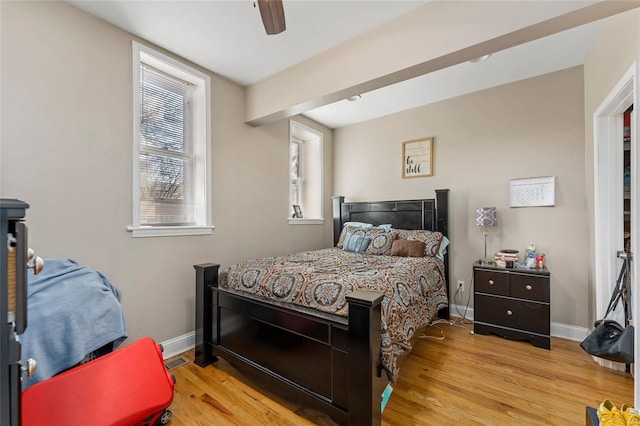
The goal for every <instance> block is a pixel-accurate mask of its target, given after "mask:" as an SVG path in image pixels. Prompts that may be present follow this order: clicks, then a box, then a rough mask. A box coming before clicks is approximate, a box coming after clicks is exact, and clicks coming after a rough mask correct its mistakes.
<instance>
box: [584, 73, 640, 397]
mask: <svg viewBox="0 0 640 426" xmlns="http://www.w3.org/2000/svg"><path fill="white" fill-rule="evenodd" d="M637 69H638V65H637V64H635V63H634V64H633V65H632V66H631V67H630V68H629V70H628V71H627V72H626V73H625V75H624V76H623V78H622V79H621V80H620V81H619V82H618V84H617V85H616V86H615V87H614V89H613V90H612V91H611V93H609V95H608V96H607V98H606V99H605V100H604V102H603V103H602V104H601V105H600V107H599V108H598V109H597V110H596V112H595V113H594V115H593V126H594V214H595V220H594V223H595V233H594V234H595V239H594V240H595V265H594V279H595V285H596V292H595V296H596V298H595V299H596V317H597V318H598V319H599V318H602V317H603V315H604V313H605V311H606V307H607V304H608V302H609V298H610V297H611V292H612V291H613V288H614V286H615V278H616V277H617V276H618V272H619V269H620V267H621V265H622V260H621V259H619V258H618V257H617V252H619V251H623V252H624V251H626V249H627V248H629V250H630V252H633V249H634V248H635V250H636V252H639V251H638V247H639V244H638V243H639V242H640V237H639V235H638V232H634V230H637V229H638V226H639V224H640V221H638V220H637V219H636V218H637V217H638V208H637V201H638V199H639V196H640V188H639V187H640V185H639V184H638V170H640V167H639V166H640V162H639V156H638V149H637V122H638V120H637V117H638V113H637V108H636V110H635V111H634V110H633V105H634V104H635V105H638V99H637V98H638V93H637V91H638V88H637V87H636V86H637V75H638V70H637ZM625 112H629V120H630V122H629V141H628V144H627V147H626V148H627V149H625V145H624V136H625V131H624V117H625ZM625 166H628V170H625V169H626V167H625ZM627 183H628V185H627ZM625 231H626V232H628V234H625ZM639 253H640V252H639ZM637 263H638V262H637V261H633V262H632V263H631V265H632V266H631V289H632V292H631V295H632V301H631V306H632V310H633V312H632V316H633V318H634V319H635V318H638V317H637V312H638V309H637V306H638V301H640V294H639V292H638V291H635V289H637V288H638V287H637V285H636V284H637V281H638V280H637V279H636V277H637V276H638V271H639V270H640V269H639V268H638V264H637ZM609 318H610V319H614V320H616V321H618V322H619V323H620V324H623V323H624V314H623V309H622V306H621V304H619V305H618V307H617V309H616V311H615V312H614V313H613V315H610V317H609ZM634 322H636V323H637V321H635V320H634ZM639 330H640V328H639V327H635V336H634V337H635V353H636V354H640V352H639V351H638V347H639V344H638V340H639V337H640V331H639ZM598 362H599V364H601V365H603V366H605V367H609V368H614V369H624V365H622V364H616V363H612V362H610V361H604V360H599V361H598ZM632 374H633V376H634V377H636V368H635V364H634V365H633V369H632ZM639 397H640V381H638V380H636V381H635V383H634V406H636V407H638V406H640V398H639Z"/></svg>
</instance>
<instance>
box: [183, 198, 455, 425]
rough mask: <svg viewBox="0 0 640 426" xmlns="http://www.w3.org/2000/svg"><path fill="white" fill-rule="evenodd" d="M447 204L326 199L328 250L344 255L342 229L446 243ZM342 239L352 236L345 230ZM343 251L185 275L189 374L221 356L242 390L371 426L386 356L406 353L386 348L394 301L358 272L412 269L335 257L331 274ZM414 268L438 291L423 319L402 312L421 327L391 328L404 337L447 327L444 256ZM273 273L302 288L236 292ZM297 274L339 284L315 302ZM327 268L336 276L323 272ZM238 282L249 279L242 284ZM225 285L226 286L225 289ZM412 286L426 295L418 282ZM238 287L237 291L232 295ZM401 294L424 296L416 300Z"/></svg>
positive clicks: (391, 369) (276, 284)
mask: <svg viewBox="0 0 640 426" xmlns="http://www.w3.org/2000/svg"><path fill="white" fill-rule="evenodd" d="M448 201H449V190H437V191H436V197H435V198H434V199H422V200H402V201H382V202H353V203H346V202H344V197H334V199H333V222H334V238H333V239H334V246H344V244H345V241H344V239H345V236H346V235H348V234H349V233H345V232H343V228H344V224H345V223H347V222H349V223H351V224H353V222H362V223H370V224H373V225H384V224H387V225H391V228H392V229H393V230H397V229H402V230H428V231H434V232H438V233H441V234H443V235H445V236H446V235H449V226H448V216H449V202H448ZM376 229H378V228H376ZM349 231H351V232H350V233H353V232H352V231H353V230H352V229H351V228H350V229H349ZM407 232H409V233H410V231H407ZM341 237H342V241H341ZM376 247H378V246H377V245H376ZM343 251H345V250H344V247H342V248H338V249H336V248H333V249H325V250H319V251H314V252H304V253H298V254H295V255H293V256H292V257H287V258H266V259H262V260H260V262H267V264H260V265H256V264H254V263H252V262H257V260H256V261H249V262H244V264H245V266H247V265H248V266H249V268H248V270H244V271H243V272H239V271H238V270H235V269H233V268H229V267H228V268H224V269H223V270H222V271H220V267H219V265H217V264H215V263H208V264H200V265H195V269H196V332H195V334H196V347H195V362H196V364H197V365H199V366H202V367H204V366H206V365H209V364H210V363H212V362H215V361H216V360H217V356H222V357H223V358H225V360H226V361H228V362H229V363H230V364H231V365H233V366H234V367H235V368H236V369H238V370H239V371H240V372H242V373H243V374H245V375H247V376H248V377H250V378H251V379H252V380H254V381H256V382H258V383H259V384H262V385H265V386H266V387H268V388H269V389H270V390H272V391H275V392H277V393H279V394H281V395H283V396H284V397H286V398H287V399H289V400H292V401H295V402H297V403H299V404H301V405H306V406H309V407H312V408H314V409H317V410H319V411H321V412H324V413H326V414H327V415H329V416H330V417H331V418H332V419H333V420H335V421H336V422H337V423H339V424H349V425H364V424H367V425H369V424H371V425H378V424H380V423H381V412H382V407H381V402H382V394H383V392H384V390H385V388H386V386H387V384H388V383H389V381H390V380H391V381H393V380H394V379H395V377H397V357H395V355H399V354H394V352H398V351H397V348H398V347H400V348H402V347H405V349H409V348H410V342H409V341H407V342H404V343H403V342H402V341H400V343H398V344H395V345H390V344H389V338H390V337H389V334H393V333H395V334H397V332H395V331H389V330H391V329H389V330H387V329H386V327H385V325H390V324H386V323H387V322H389V323H390V322H391V320H390V319H389V318H390V317H394V316H396V317H397V316H398V315H395V314H392V315H390V314H389V313H390V311H393V312H395V310H394V309H395V308H394V307H393V306H395V305H393V303H392V302H393V300H392V301H390V299H394V298H395V299H402V298H403V297H404V296H402V295H397V294H396V295H390V294H387V293H384V292H385V290H382V289H381V288H378V287H377V284H374V283H373V277H367V274H368V273H369V272H368V271H380V269H375V268H383V269H382V270H384V271H388V269H386V268H391V267H392V266H393V265H386V266H384V265H383V266H381V264H380V262H383V258H390V259H391V263H396V264H398V265H400V264H405V265H404V266H401V267H404V268H407V269H405V272H404V273H405V274H406V273H408V272H407V271H412V270H415V271H418V270H419V267H418V266H417V265H418V264H417V263H415V261H416V259H402V262H400V259H399V258H397V257H396V256H367V255H365V256H363V255H362V254H354V253H342V254H340V255H339V256H341V257H340V260H339V262H338V263H342V265H340V266H339V267H338V266H335V263H334V266H331V262H332V260H331V259H332V258H333V257H334V256H337V255H338V252H343ZM357 256H361V257H360V258H358V257H357ZM364 259H368V260H366V261H364ZM394 259H395V260H394ZM421 259H426V258H421ZM411 262H414V263H413V264H412V263H411ZM345 263H353V264H355V265H356V267H355V270H350V271H349V272H347V270H345V269H342V268H343V267H344V264H345ZM424 263H425V264H429V265H430V266H428V267H426V270H425V271H423V272H419V273H418V272H416V273H417V274H419V275H421V276H424V275H429V274H435V275H436V276H438V277H440V280H441V281H442V283H441V286H442V289H441V290H438V291H439V292H438V295H439V300H431V301H430V302H428V303H429V308H428V312H427V313H425V312H422V311H421V310H422V309H423V307H418V308H410V309H413V310H414V311H416V312H414V313H415V314H416V315H417V317H412V318H418V317H420V316H422V319H420V320H419V321H417V320H415V319H407V318H410V317H404V319H403V320H402V321H404V322H402V321H401V323H402V325H404V327H405V328H411V329H412V330H410V331H411V333H409V334H413V332H414V331H415V330H416V329H417V328H418V327H419V326H421V325H424V323H425V321H426V322H428V321H429V320H431V319H433V317H436V316H438V317H440V318H448V315H449V313H448V299H449V294H448V289H449V286H448V282H449V279H448V278H449V261H448V256H447V255H446V254H445V255H444V257H443V259H441V260H439V261H436V260H434V259H429V260H428V261H427V262H424ZM274 264H287V266H289V267H294V270H293V272H291V271H292V270H289V271H290V272H289V273H290V276H289V278H290V277H291V276H293V275H295V274H296V273H297V274H301V276H302V277H303V278H300V279H298V281H302V282H304V283H306V285H307V286H306V287H303V288H300V287H295V286H292V285H291V283H292V282H294V281H296V280H294V279H284V278H282V277H280V278H278V277H277V276H273V277H272V279H271V283H272V285H271V286H266V287H258V286H256V287H255V288H253V289H251V287H252V285H246V284H247V283H253V282H257V281H258V280H257V279H254V278H256V277H257V276H258V275H260V274H262V275H270V274H271V272H270V271H271V269H270V268H272V267H274ZM304 264H306V265H307V266H309V265H310V266H311V267H312V268H314V269H315V270H316V272H317V271H319V272H324V273H328V274H331V273H334V274H336V275H335V276H334V279H333V281H337V280H338V278H337V277H342V278H343V279H344V281H345V285H344V287H340V288H339V289H338V290H336V289H335V288H334V289H333V291H330V292H328V293H327V292H325V293H322V292H318V291H317V290H318V288H319V286H318V285H317V284H318V283H320V282H322V280H323V278H318V279H317V280H316V281H314V280H315V278H310V275H306V274H307V272H300V271H297V272H296V271H295V267H300V266H301V265H304ZM406 264H408V265H409V266H406ZM332 268H334V269H335V268H338V269H336V270H334V271H332V270H331V269H332ZM251 271H253V272H251ZM259 271H262V272H259ZM265 271H268V272H265ZM371 273H374V272H371ZM234 274H240V275H243V276H244V277H245V279H244V281H243V280H242V279H241V280H239V281H234V280H232V279H231V278H233V276H232V275H234ZM247 274H248V275H247ZM354 274H355V276H358V277H359V278H363V277H364V278H363V279H362V280H361V281H359V282H357V283H356V282H354V281H352V278H353V277H354ZM375 274H380V272H375ZM389 274H390V272H389ZM389 274H387V273H386V272H385V273H384V274H383V275H387V276H390V275H389ZM247 276H253V278H251V279H247V278H246V277H247ZM367 278H370V279H367ZM353 279H355V278H353ZM388 279H389V278H388ZM266 281H269V280H266ZM233 282H235V284H230V283H233ZM418 282H422V285H423V286H426V284H425V282H424V279H423V280H422V281H420V280H418ZM238 283H241V284H240V285H239V284H238ZM242 283H244V284H242ZM314 283H315V284H314ZM418 285H420V284H418ZM243 286H244V287H246V288H241V287H243ZM423 288H426V287H423ZM408 291H409V293H411V291H413V292H414V293H415V292H421V291H422V292H423V293H424V291H423V290H415V289H414V290H408ZM269 292H271V293H273V292H280V293H281V294H279V297H278V300H276V301H274V300H269V299H267V298H266V297H265V296H268V293H269ZM340 292H343V293H346V294H345V296H346V297H344V299H334V298H333V294H334V293H340ZM314 293H315V294H319V293H320V294H325V296H326V294H331V295H332V296H331V297H328V296H327V297H325V298H324V299H323V298H322V297H320V298H318V297H308V296H309V294H314ZM409 293H407V292H405V293H404V294H405V295H406V294H409ZM305 294H306V295H307V297H305ZM294 299H295V300H294ZM443 299H444V300H443ZM305 300H306V302H304V301H305ZM337 300H344V302H339V301H337ZM301 301H302V302H301ZM321 305H322V306H321ZM392 305H393V306H392ZM436 311H437V314H436ZM427 316H428V317H429V318H426V317H427ZM416 322H420V323H416ZM381 325H382V326H381ZM401 329H402V327H401ZM396 337H397V336H396ZM409 337H410V336H409ZM405 343H407V344H406V345H405ZM385 348H386V350H385ZM400 352H402V351H400ZM310 366H312V368H309V367H310Z"/></svg>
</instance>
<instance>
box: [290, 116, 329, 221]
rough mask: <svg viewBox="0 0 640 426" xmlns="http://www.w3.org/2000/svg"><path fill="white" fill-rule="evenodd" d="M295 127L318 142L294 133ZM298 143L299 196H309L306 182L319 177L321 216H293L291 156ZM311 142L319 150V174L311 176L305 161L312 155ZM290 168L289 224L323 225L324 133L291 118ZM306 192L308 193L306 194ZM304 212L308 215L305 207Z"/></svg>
mask: <svg viewBox="0 0 640 426" xmlns="http://www.w3.org/2000/svg"><path fill="white" fill-rule="evenodd" d="M294 128H297V129H298V130H299V131H302V132H305V133H307V134H310V135H312V137H313V138H316V139H317V140H316V142H310V141H307V140H306V139H304V138H300V137H297V136H295V135H294ZM296 142H297V143H298V149H299V151H298V155H299V157H298V161H299V162H298V170H299V173H300V176H299V177H298V179H297V180H298V182H300V187H299V196H300V197H301V200H303V199H304V197H305V196H308V194H306V192H307V190H306V189H305V188H304V184H305V182H307V181H309V180H313V179H318V191H319V194H318V200H317V201H318V206H319V210H320V211H319V216H311V217H304V218H293V217H291V211H292V209H293V203H292V199H291V188H292V186H293V184H294V182H293V181H294V180H293V179H292V170H291V156H292V152H291V145H292V143H296ZM310 143H312V144H313V143H315V144H317V152H316V154H315V155H316V156H317V160H318V163H319V168H318V170H319V172H318V176H315V175H314V176H309V175H308V173H309V171H308V168H306V167H305V166H304V162H305V161H308V156H309V155H310V153H309V152H308V150H309V149H310V146H309V144H310ZM288 165H289V166H288V169H289V196H288V197H287V198H288V201H289V205H288V211H289V214H288V223H289V225H322V224H324V220H325V219H324V134H323V133H322V132H320V131H319V130H317V129H314V128H312V127H309V126H306V125H304V124H302V123H300V122H299V121H296V120H289V161H288ZM303 191H304V192H303ZM305 194H306V195H305ZM301 204H303V203H302V201H301ZM302 213H303V215H304V216H307V214H308V213H305V209H304V208H303V209H302Z"/></svg>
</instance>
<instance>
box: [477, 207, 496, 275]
mask: <svg viewBox="0 0 640 426" xmlns="http://www.w3.org/2000/svg"><path fill="white" fill-rule="evenodd" d="M497 225H498V222H497V220H496V208H495V207H478V208H477V209H476V226H482V227H483V230H482V234H483V235H484V259H480V260H479V262H480V264H481V265H493V264H494V263H495V262H494V261H493V260H490V259H487V235H489V232H488V231H487V228H488V227H489V226H497Z"/></svg>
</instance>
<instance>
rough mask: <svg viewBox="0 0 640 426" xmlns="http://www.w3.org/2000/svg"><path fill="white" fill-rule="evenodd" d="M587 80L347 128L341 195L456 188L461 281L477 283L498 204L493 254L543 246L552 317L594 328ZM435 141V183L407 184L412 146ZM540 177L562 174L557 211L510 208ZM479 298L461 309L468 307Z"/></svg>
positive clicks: (339, 150)
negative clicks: (483, 214) (480, 215)
mask: <svg viewBox="0 0 640 426" xmlns="http://www.w3.org/2000/svg"><path fill="white" fill-rule="evenodd" d="M582 76H583V70H582V67H575V68H571V69H568V70H564V71H560V72H556V73H552V74H548V75H545V76H542V77H537V78H533V79H529V80H525V81H521V82H516V83H512V84H508V85H504V86H500V87H496V88H493V89H488V90H485V91H482V92H477V93H474V94H470V95H466V96H462V97H458V98H455V99H450V100H446V101H443V102H439V103H436V104H432V105H428V106H424V107H420V108H415V109H412V110H408V111H405V112H401V113H397V114H394V115H390V116H386V117H383V118H380V119H376V120H372V121H369V122H365V123H360V124H357V125H353V126H348V127H344V128H341V129H337V130H336V131H335V146H334V151H335V156H334V161H335V163H334V171H335V173H334V185H335V186H334V192H335V193H336V194H339V195H345V196H346V197H347V199H351V200H363V199H369V200H389V199H413V198H423V197H433V196H434V192H433V191H434V190H435V189H440V188H449V189H450V190H451V234H450V236H449V238H450V239H451V250H450V253H451V281H452V282H453V283H455V282H456V280H464V281H465V282H467V283H470V281H471V277H472V267H471V266H472V263H473V262H474V261H475V260H477V259H479V258H481V257H482V256H483V251H484V239H483V236H482V232H481V230H480V229H479V228H478V227H476V226H475V209H476V208H477V207H482V206H495V207H497V212H498V227H497V228H494V229H490V230H489V239H488V245H489V247H488V250H489V251H490V252H495V251H497V250H499V249H503V248H512V249H517V250H520V252H521V253H523V252H524V249H525V247H526V246H527V245H528V244H531V243H534V244H536V245H537V248H538V250H539V251H541V252H544V253H546V255H547V264H548V267H549V269H550V270H551V273H552V278H551V287H552V288H551V304H552V306H551V320H552V321H553V322H558V323H563V324H572V325H577V326H583V327H586V325H587V313H586V310H585V306H586V303H587V294H586V291H585V285H586V278H587V268H588V266H587V265H588V255H587V253H586V252H585V248H586V247H587V236H586V232H587V223H588V221H587V212H586V205H587V194H586V192H585V183H584V182H585V177H584V155H585V154H584V128H585V123H584V113H583V109H584V106H583V105H584V104H583V78H582ZM425 136H434V137H435V154H434V157H435V162H434V176H433V177H427V178H418V179H402V175H401V149H402V141H406V140H410V139H416V138H420V137H425ZM536 176H555V177H556V206H555V207H535V208H509V200H508V197H507V189H508V183H509V179H513V178H526V177H536ZM467 288H469V284H467ZM469 294H470V293H469V292H468V291H467V292H466V293H464V298H463V300H461V299H458V300H457V301H456V302H455V303H457V304H459V305H463V304H466V302H467V297H468V296H469ZM472 304H473V300H471V305H472Z"/></svg>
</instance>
